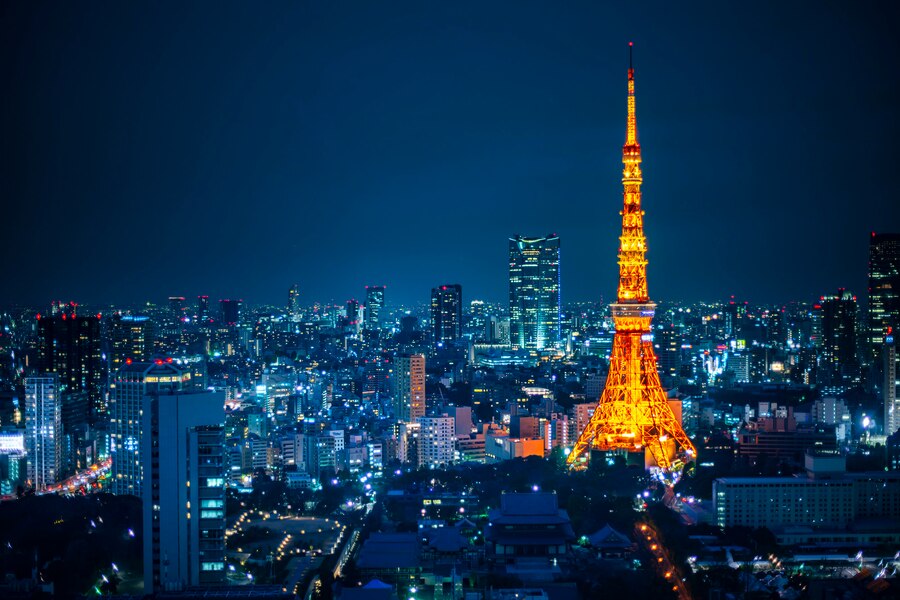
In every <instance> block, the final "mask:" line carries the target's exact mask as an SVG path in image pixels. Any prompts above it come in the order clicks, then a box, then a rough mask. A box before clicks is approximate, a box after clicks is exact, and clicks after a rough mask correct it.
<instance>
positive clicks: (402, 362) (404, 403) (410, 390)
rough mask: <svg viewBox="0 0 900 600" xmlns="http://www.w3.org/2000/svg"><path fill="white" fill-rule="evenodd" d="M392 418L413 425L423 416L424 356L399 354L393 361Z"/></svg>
mask: <svg viewBox="0 0 900 600" xmlns="http://www.w3.org/2000/svg"><path fill="white" fill-rule="evenodd" d="M393 381H394V417H395V418H396V419H397V420H399V421H403V422H405V423H415V422H416V419H418V418H419V417H424V416H425V355H424V354H401V355H399V356H397V357H396V359H394V376H393Z"/></svg>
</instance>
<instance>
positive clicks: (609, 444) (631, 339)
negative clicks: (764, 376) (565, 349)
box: [567, 43, 696, 471]
mask: <svg viewBox="0 0 900 600" xmlns="http://www.w3.org/2000/svg"><path fill="white" fill-rule="evenodd" d="M631 45H632V44H631V43H629V44H628V46H629V64H628V125H627V129H626V135H625V146H624V147H623V148H622V163H623V164H624V165H625V169H624V170H623V172H622V184H623V185H624V187H625V202H624V208H623V210H622V212H621V215H622V236H621V237H620V238H619V293H618V298H617V301H616V303H615V304H612V305H610V309H611V312H612V316H613V321H614V322H615V337H614V338H613V347H612V355H611V356H610V361H609V374H608V375H607V378H606V385H605V386H604V388H603V393H602V394H601V395H600V403H599V405H598V406H597V410H595V411H594V415H593V416H592V417H591V420H590V422H589V423H588V425H587V427H585V429H584V432H583V433H582V434H581V437H579V438H578V441H577V442H576V443H575V447H574V448H573V449H572V452H571V453H570V454H569V457H568V460H567V462H568V464H569V465H570V466H571V467H574V468H579V467H581V468H583V467H585V466H586V460H587V458H588V457H587V456H586V453H587V454H589V453H590V449H591V448H595V449H597V450H627V451H629V452H640V451H647V452H649V453H650V455H651V456H652V458H653V461H654V462H655V463H656V466H658V467H660V468H661V469H663V470H665V471H677V470H678V469H679V468H680V467H681V466H682V465H683V464H684V459H685V455H687V456H693V455H694V454H695V452H696V450H695V449H694V445H693V444H692V443H691V441H690V440H689V439H688V437H687V435H685V433H684V430H683V429H682V428H681V424H680V423H679V421H678V419H676V417H675V414H674V413H673V412H672V409H671V408H670V406H669V403H668V399H667V397H666V393H665V391H664V390H663V388H662V384H661V383H660V381H659V373H658V372H657V370H656V355H655V354H654V352H653V337H652V334H651V333H650V331H651V330H650V323H651V321H652V320H653V314H654V311H655V309H656V305H655V304H653V303H652V302H650V297H649V295H648V294H647V256H646V253H647V238H646V237H644V211H643V210H642V209H641V182H642V181H643V178H642V177H641V145H640V144H639V143H638V136H637V119H636V117H635V97H634V68H633V66H632V64H631Z"/></svg>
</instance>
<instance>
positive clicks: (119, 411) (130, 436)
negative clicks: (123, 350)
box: [109, 359, 190, 496]
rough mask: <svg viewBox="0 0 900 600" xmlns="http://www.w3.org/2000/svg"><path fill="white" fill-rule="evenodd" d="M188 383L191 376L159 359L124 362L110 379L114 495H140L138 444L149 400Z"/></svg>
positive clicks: (141, 479) (146, 423)
mask: <svg viewBox="0 0 900 600" xmlns="http://www.w3.org/2000/svg"><path fill="white" fill-rule="evenodd" d="M189 381H190V373H188V372H182V371H181V370H179V369H177V368H176V367H175V366H174V365H172V363H171V362H167V361H164V360H162V359H156V360H155V361H154V362H134V361H131V360H130V359H129V360H126V361H125V364H124V365H123V366H122V368H120V369H119V370H118V371H116V372H115V374H114V375H113V376H112V377H111V381H110V386H109V388H110V400H109V405H110V406H109V412H110V420H109V427H110V436H111V440H110V442H111V445H112V459H113V461H112V472H111V475H112V492H113V493H114V494H133V495H135V496H141V494H142V491H143V483H144V470H143V469H144V452H145V451H146V449H145V446H144V445H142V444H141V440H142V439H143V436H144V434H145V432H146V431H148V428H149V425H150V422H149V419H150V408H149V406H148V405H147V403H148V402H149V400H148V398H149V397H150V396H153V395H157V394H165V393H169V394H172V393H176V392H180V391H181V390H183V389H184V387H185V384H186V383H188V382H189Z"/></svg>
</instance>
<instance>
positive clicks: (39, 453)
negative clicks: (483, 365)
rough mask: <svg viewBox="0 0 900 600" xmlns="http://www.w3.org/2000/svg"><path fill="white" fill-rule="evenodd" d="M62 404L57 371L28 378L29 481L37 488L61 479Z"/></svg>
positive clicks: (26, 387)
mask: <svg viewBox="0 0 900 600" xmlns="http://www.w3.org/2000/svg"><path fill="white" fill-rule="evenodd" d="M61 442H62V404H61V402H60V398H59V378H58V377H57V376H56V374H51V375H43V376H40V377H26V378H25V453H26V457H27V461H28V463H27V464H28V481H29V482H30V483H31V485H32V487H34V489H35V490H37V491H43V490H45V489H47V487H49V486H51V485H53V484H55V483H57V481H59V475H60V467H61V464H60V462H61V459H62V452H61V451H62V448H61Z"/></svg>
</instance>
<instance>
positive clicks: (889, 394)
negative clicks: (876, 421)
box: [881, 328, 900, 436]
mask: <svg viewBox="0 0 900 600" xmlns="http://www.w3.org/2000/svg"><path fill="white" fill-rule="evenodd" d="M895 339H896V337H895V333H894V330H893V328H888V329H887V332H886V335H885V336H884V347H883V348H882V351H881V355H882V360H883V361H884V384H883V385H882V390H881V395H882V397H883V398H884V435H886V436H889V435H893V434H894V433H897V430H900V401H898V400H897V343H896V341H895Z"/></svg>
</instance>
